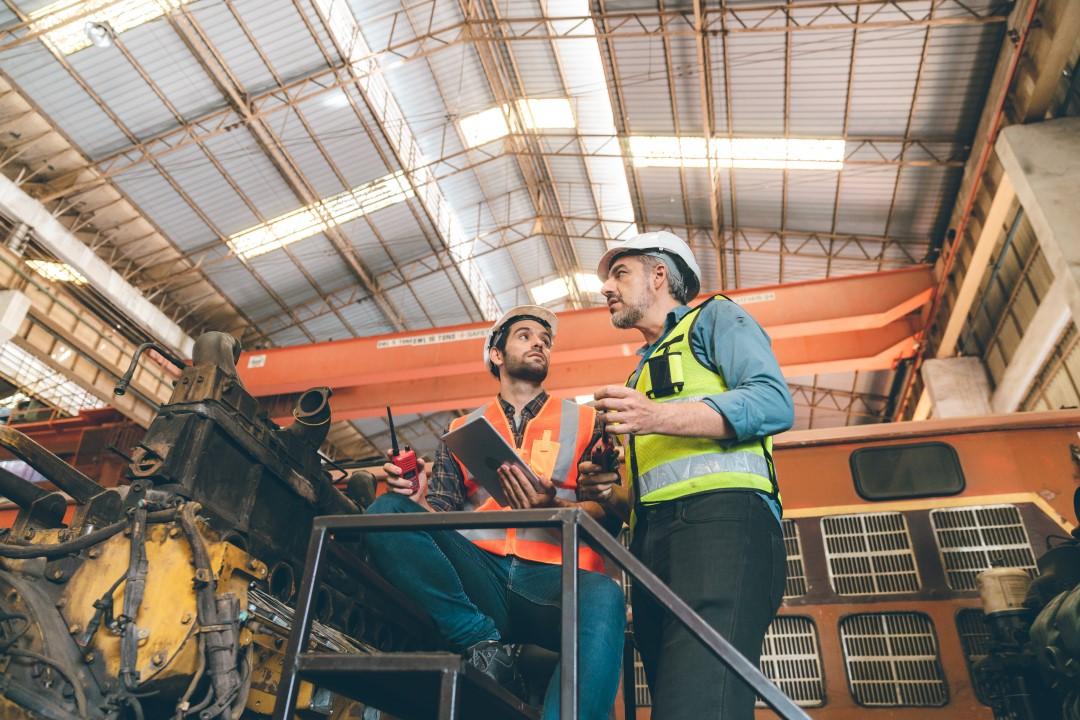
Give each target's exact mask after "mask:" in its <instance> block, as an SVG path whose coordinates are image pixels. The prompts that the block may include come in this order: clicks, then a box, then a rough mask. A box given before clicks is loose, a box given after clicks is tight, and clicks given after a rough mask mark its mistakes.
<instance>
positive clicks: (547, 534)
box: [450, 399, 604, 572]
mask: <svg viewBox="0 0 1080 720" xmlns="http://www.w3.org/2000/svg"><path fill="white" fill-rule="evenodd" d="M481 415H483V416H485V417H487V419H488V420H489V421H490V422H491V424H492V425H493V426H494V427H495V429H496V430H497V431H498V432H499V434H500V435H502V436H503V437H504V438H505V439H506V441H507V442H508V443H510V445H512V446H513V445H515V437H514V433H513V430H512V428H511V427H510V423H509V422H508V421H507V418H506V415H505V414H504V413H503V411H502V407H501V405H500V404H499V403H498V401H496V402H494V403H489V404H487V405H485V406H483V407H481V408H477V409H476V410H474V411H473V412H471V413H469V414H468V415H466V416H464V417H460V418H456V419H455V420H454V421H453V422H451V423H450V429H451V430H455V429H457V428H458V427H461V425H463V424H465V423H466V422H468V421H470V420H473V419H475V418H477V417H480V416H481ZM595 418H596V411H595V410H593V409H592V408H590V407H585V406H581V405H578V404H577V403H576V402H574V401H572V400H561V401H557V400H554V399H549V400H548V401H547V402H545V403H544V406H543V407H542V408H541V409H540V412H539V413H537V415H536V417H534V418H532V419H531V420H530V421H529V422H528V423H527V424H526V426H525V431H524V434H523V436H522V442H521V447H520V448H518V454H519V455H521V457H522V459H523V460H524V461H525V462H526V464H528V465H529V466H530V467H531V468H532V469H533V470H534V471H535V472H537V473H538V474H543V475H550V477H551V480H552V482H553V483H554V484H555V495H556V497H558V498H559V499H561V500H568V501H573V500H576V498H577V490H576V488H577V461H578V458H580V457H581V456H582V455H583V454H584V453H585V451H586V449H587V448H588V446H589V441H590V440H591V439H592V430H593V425H594V422H595ZM553 438H557V439H553ZM552 443H556V444H557V445H558V449H557V450H554V457H552V455H551V452H552V447H551V444H552ZM534 451H535V452H534ZM454 462H456V463H457V465H458V468H459V469H460V470H461V473H462V477H463V478H465V489H466V500H465V506H464V508H465V509H466V510H474V511H478V512H492V511H500V510H507V509H509V508H506V507H504V506H502V505H499V504H498V503H497V502H496V501H495V499H494V498H492V497H491V496H490V494H489V493H488V492H487V491H486V490H484V488H482V487H480V486H479V485H478V484H477V483H476V482H475V480H474V479H473V478H472V476H471V475H470V474H469V472H468V470H467V469H466V468H465V466H464V464H462V463H461V462H460V461H459V460H458V459H457V458H456V457H454ZM538 464H540V465H542V467H538ZM459 532H460V533H461V534H462V535H464V536H465V537H466V538H468V539H469V540H471V541H472V542H474V543H476V544H477V545H478V546H480V547H482V548H483V549H485V550H487V551H489V552H492V553H494V554H496V555H514V556H517V557H519V558H523V559H525V560H533V561H536V562H544V563H550V564H554V565H557V564H559V563H561V562H562V539H561V533H560V531H559V530H558V529H557V528H518V529H515V528H510V529H505V530H503V529H494V528H490V529H482V530H480V529H470V530H459ZM578 566H579V567H580V568H582V569H584V570H594V571H597V572H602V571H603V566H604V564H603V560H602V559H601V558H600V556H599V555H597V554H596V552H595V551H593V550H592V549H591V548H589V547H588V546H585V545H582V546H580V548H579V550H578Z"/></svg>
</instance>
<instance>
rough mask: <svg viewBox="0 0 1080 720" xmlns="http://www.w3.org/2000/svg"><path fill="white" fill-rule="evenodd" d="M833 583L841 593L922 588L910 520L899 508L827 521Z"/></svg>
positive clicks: (825, 528)
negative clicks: (909, 529)
mask: <svg viewBox="0 0 1080 720" xmlns="http://www.w3.org/2000/svg"><path fill="white" fill-rule="evenodd" d="M821 533H822V537H823V538H824V540H825V559H826V560H827V562H828V568H829V582H830V583H831V584H832V588H833V590H834V591H835V592H836V593H837V594H840V595H883V594H889V593H910V592H917V591H918V590H919V587H920V582H919V571H918V568H917V567H916V565H915V555H914V553H913V552H912V549H911V535H910V534H909V533H908V527H907V520H905V518H904V515H903V514H902V513H898V512H889V513H863V514H859V515H834V516H831V517H825V518H822V519H821Z"/></svg>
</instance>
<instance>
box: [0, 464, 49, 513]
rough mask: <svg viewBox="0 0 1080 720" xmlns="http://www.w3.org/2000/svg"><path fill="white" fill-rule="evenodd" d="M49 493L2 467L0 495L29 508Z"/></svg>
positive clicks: (0, 469)
mask: <svg viewBox="0 0 1080 720" xmlns="http://www.w3.org/2000/svg"><path fill="white" fill-rule="evenodd" d="M48 494H49V492H48V491H47V490H42V489H41V488H39V487H38V486H37V485H35V484H34V483H32V482H30V481H29V480H27V479H26V478H21V477H19V476H18V475H16V474H15V473H13V472H11V471H10V470H8V469H7V468H4V467H0V495H2V496H4V497H6V498H7V499H8V500H10V501H11V502H13V503H15V504H16V505H18V506H19V507H21V508H29V507H30V506H31V505H33V504H34V502H35V501H36V500H40V499H42V498H43V497H46V496H47V495H48Z"/></svg>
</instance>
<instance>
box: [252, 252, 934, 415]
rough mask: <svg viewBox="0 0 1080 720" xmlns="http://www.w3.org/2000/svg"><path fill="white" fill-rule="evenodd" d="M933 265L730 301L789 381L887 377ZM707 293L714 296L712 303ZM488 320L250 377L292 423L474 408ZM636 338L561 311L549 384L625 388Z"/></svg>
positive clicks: (258, 362)
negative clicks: (297, 402)
mask: <svg viewBox="0 0 1080 720" xmlns="http://www.w3.org/2000/svg"><path fill="white" fill-rule="evenodd" d="M932 287H933V275H932V271H931V268H930V266H928V265H918V266H914V267H911V268H905V269H902V270H891V271H886V272H881V273H873V274H867V275H855V276H849V277H843V278H834V279H827V280H814V281H808V282H801V283H790V284H785V285H774V286H767V287H758V288H751V289H743V290H733V291H730V292H728V293H727V295H728V296H729V297H731V298H732V299H733V300H735V301H737V302H739V303H740V304H741V305H743V306H744V307H746V309H747V311H748V312H749V313H750V314H751V315H753V316H754V318H755V319H756V320H757V321H758V322H760V323H761V324H762V326H764V328H765V330H766V331H767V332H768V333H769V335H770V336H771V337H772V339H773V349H774V351H775V352H776V356H777V359H778V360H779V362H780V365H781V367H782V369H783V370H784V373H785V375H787V376H789V377H798V376H801V375H812V374H815V373H833V372H849V371H852V370H882V369H888V368H891V367H893V366H894V365H895V364H896V362H897V361H898V360H900V359H902V358H904V357H910V356H911V355H912V354H913V353H914V351H915V336H916V334H917V333H918V332H919V330H920V329H921V327H922V325H921V323H922V320H921V317H920V314H919V313H918V311H919V310H920V309H921V308H923V306H925V305H926V304H927V303H928V302H929V300H930V294H931V292H932ZM703 297H706V296H703ZM487 330H488V326H487V325H486V324H471V325H457V326H453V327H445V328H436V329H431V330H421V331H416V332H406V333H395V334H391V335H379V336H373V337H367V338H356V339H350V340H339V341H333V342H325V343H315V344H311V345H298V346H292V347H285V348H273V349H268V350H253V351H250V352H245V353H244V354H243V355H242V356H241V358H240V363H239V369H240V376H241V379H242V380H243V382H244V385H245V386H246V387H247V389H248V391H249V392H251V393H252V394H253V395H255V396H256V397H258V398H260V402H262V404H263V406H264V407H265V408H266V409H268V410H269V412H270V415H271V417H281V418H285V417H288V415H289V411H290V410H291V407H292V402H293V400H294V399H295V398H294V397H293V396H294V395H295V393H299V392H302V391H303V390H306V389H307V388H310V387H314V386H317V385H328V386H330V387H331V388H333V390H334V398H333V400H332V404H333V408H334V417H335V419H339V420H345V419H354V418H359V417H371V416H375V415H380V414H382V413H383V412H384V409H385V406H386V405H387V404H390V403H392V404H393V405H394V408H395V410H396V411H398V412H402V413H408V412H420V411H426V412H434V411H438V410H451V409H459V408H469V407H475V406H477V405H479V404H481V403H483V402H485V401H486V400H487V399H489V398H490V397H491V395H492V394H493V393H495V392H496V391H497V385H496V381H495V379H494V378H492V377H491V375H490V374H488V372H487V371H486V369H485V368H484V367H483V365H482V364H481V357H482V348H483V342H484V337H485V335H486V333H487ZM640 346H641V336H640V335H639V334H638V333H637V331H627V330H618V329H615V328H613V327H612V326H611V322H610V320H609V314H608V310H607V308H606V307H597V308H589V309H585V310H574V311H568V312H563V313H560V314H559V332H558V337H557V338H556V343H555V348H554V350H553V351H552V355H551V371H550V373H549V375H548V379H547V381H546V383H545V386H546V387H547V388H548V390H549V392H551V393H552V394H555V395H558V396H563V397H565V396H574V395H583V394H587V393H592V391H593V390H595V389H596V388H598V387H600V386H602V385H607V384H611V383H622V382H624V381H625V379H626V377H627V375H628V374H629V373H630V372H631V371H632V370H633V368H634V366H635V365H636V360H637V355H636V351H637V349H638V348H639V347H640Z"/></svg>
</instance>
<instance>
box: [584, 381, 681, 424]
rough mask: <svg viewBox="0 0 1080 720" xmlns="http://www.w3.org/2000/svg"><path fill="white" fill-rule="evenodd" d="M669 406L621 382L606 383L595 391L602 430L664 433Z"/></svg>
mask: <svg viewBox="0 0 1080 720" xmlns="http://www.w3.org/2000/svg"><path fill="white" fill-rule="evenodd" d="M671 407H672V406H671V405H670V404H668V405H665V404H663V403H658V402H653V401H652V400H650V399H649V398H647V397H645V395H644V394H643V393H640V392H638V391H637V390H635V389H633V388H628V387H625V386H623V385H606V386H604V387H602V388H600V389H599V390H597V391H596V409H597V411H598V412H599V413H600V419H601V421H603V423H604V431H605V432H608V433H611V434H614V435H650V434H653V433H663V432H664V429H665V427H666V423H667V416H668V413H669V412H670V410H671Z"/></svg>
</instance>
